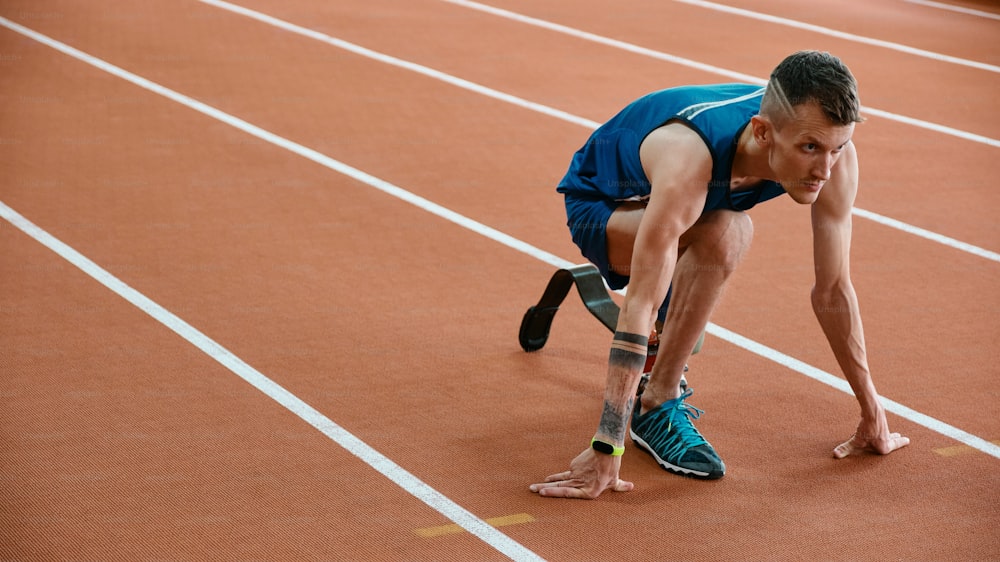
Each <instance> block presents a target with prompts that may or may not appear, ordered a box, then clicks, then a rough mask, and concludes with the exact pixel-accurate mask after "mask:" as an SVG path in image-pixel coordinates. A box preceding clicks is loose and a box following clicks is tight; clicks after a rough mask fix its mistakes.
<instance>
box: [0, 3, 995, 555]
mask: <svg viewBox="0 0 1000 562" xmlns="http://www.w3.org/2000/svg"><path fill="white" fill-rule="evenodd" d="M0 25H3V26H5V27H7V28H9V29H11V30H13V31H17V32H18V33H21V34H23V35H26V36H27V37H30V38H32V39H35V40H36V41H38V42H40V43H43V44H45V45H48V46H50V47H52V48H53V49H56V50H58V51H60V52H62V53H65V54H67V55H69V56H71V57H73V58H76V59H78V60H80V61H83V62H85V63H87V64H90V65H92V66H95V67H97V68H100V69H101V70H105V71H106V72H108V73H110V74H113V75H115V76H118V77H119V78H122V79H124V80H127V81H129V82H131V83H133V84H135V85H137V86H139V87H141V88H145V89H147V90H150V91H152V92H154V93H157V94H159V95H161V96H164V97H166V98H168V99H170V100H173V101H175V102H177V103H179V104H181V105H184V106H187V107H189V108H191V109H193V110H195V111H198V112H199V113H202V114H204V115H207V116H209V117H211V118H213V119H216V120H218V121H221V122H223V123H226V124H227V125H231V126H233V127H235V128H237V129H239V130H241V131H244V132H246V133H248V134H250V135H253V136H255V137H257V138H259V139H261V140H263V141H265V142H268V143H271V144H273V145H275V146H278V147H280V148H284V149H285V150H288V151H289V152H293V153H295V154H298V155H299V156H302V157H303V158H306V159H308V160H311V161H313V162H315V163H317V164H319V165H321V166H324V167H326V168H329V169H331V170H333V171H335V172H337V173H340V174H343V175H346V176H348V177H351V178H353V179H355V180H357V181H359V182H361V183H364V184H366V185H369V186H371V187H374V188H375V189H378V190H380V191H382V192H384V193H386V194H389V195H392V196H393V197H398V198H400V199H402V200H404V201H406V202H408V203H410V204H412V205H414V206H416V207H418V208H421V209H423V210H425V211H428V212H430V213H432V214H434V215H436V216H439V217H441V218H444V219H446V220H448V221H451V222H454V223H455V224H458V225H460V226H463V227H465V228H470V230H473V231H474V232H476V233H478V234H480V235H482V236H485V237H487V238H489V239H491V240H495V241H497V242H499V243H501V244H503V245H505V246H508V247H510V248H513V249H515V250H517V251H519V252H523V253H525V254H527V255H530V256H532V257H534V258H535V259H538V260H540V261H543V262H545V263H548V264H550V265H552V266H555V267H566V266H567V265H569V264H571V263H572V262H569V261H567V260H564V259H562V258H560V257H557V256H555V255H554V254H551V253H549V252H546V251H544V250H542V249H540V248H536V247H535V246H532V245H531V244H528V243H527V242H523V241H521V240H518V239H517V238H514V237H512V236H510V235H507V234H504V233H503V232H500V231H498V230H496V229H494V228H491V227H489V226H486V225H484V224H482V223H479V222H477V221H474V220H472V219H470V218H467V217H465V216H464V215H461V214H459V213H456V212H454V211H452V210H450V209H447V208H446V207H443V206H441V205H438V204H436V203H433V202H431V201H429V200H427V199H425V198H423V197H420V196H418V195H415V194H413V193H411V192H409V191H407V190H405V189H403V188H401V187H398V186H396V185H394V184H391V183H389V182H386V181H384V180H381V179H379V178H376V177H375V176H372V175H371V174H368V173H366V172H363V171H361V170H358V169H357V168H354V167H352V166H349V165H347V164H344V163H343V162H340V161H338V160H334V159H333V158H330V157H329V156H325V155H323V154H320V153H319V152H316V151H315V150H312V149H310V148H306V147H304V146H302V145H300V144H298V143H295V142H293V141H290V140H288V139H285V138H283V137H280V136H278V135H275V134H274V133H271V132H268V131H266V130H264V129H261V128H260V127H257V126H256V125H252V124H250V123H248V122H246V121H243V120H242V119H239V118H238V117H234V116H232V115H229V114H228V113H225V112H223V111H220V110H218V109H215V108H213V107H211V106H208V105H206V104H204V103H201V102H199V101H197V100H194V99H192V98H189V97H188V96H185V95H183V94H179V93H177V92H175V91H173V90H170V89H169V88H166V87H164V86H160V85H159V84H156V83H155V82H151V81H149V80H147V79H145V78H142V77H140V76H137V75H135V74H132V73H131V72H128V71H127V70H123V69H121V68H119V67H117V66H114V65H112V64H110V63H107V62H104V61H102V60H101V59H98V58H95V57H93V56H91V55H88V54H86V53H84V52H82V51H79V50H77V49H75V48H73V47H70V46H68V45H65V44H63V43H60V42H59V41H56V40H54V39H51V38H49V37H47V36H45V35H42V34H40V33H38V32H36V31H33V30H30V29H27V28H25V27H23V26H20V25H18V24H14V23H13V22H11V21H9V20H7V19H6V18H3V17H0ZM0 216H2V217H3V218H5V219H7V220H8V221H10V222H11V223H12V224H14V225H15V226H17V227H18V228H20V229H21V230H24V231H25V232H26V233H28V234H29V235H30V236H32V237H35V238H36V240H39V242H42V243H43V244H45V245H46V246H47V247H49V248H51V249H53V251H56V252H57V253H59V255H61V256H63V257H64V258H65V259H67V260H69V261H70V262H71V263H73V264H74V265H76V266H77V267H80V269H82V270H84V271H86V272H87V273H88V274H89V275H91V276H92V277H94V278H95V279H97V280H98V281H100V282H101V283H103V284H105V286H107V287H108V288H109V289H111V290H113V291H115V292H116V293H118V294H119V295H121V296H122V297H124V298H126V299H128V300H129V302H132V303H133V304H135V305H136V306H138V307H139V308H140V309H142V310H144V311H146V312H147V313H148V314H150V315H151V316H153V317H154V318H156V319H157V320H159V321H160V322H162V323H163V324H164V325H166V326H168V327H170V328H171V329H173V330H174V331H175V332H177V333H178V334H180V335H181V336H182V337H184V338H185V339H187V340H188V341H190V342H191V343H193V344H195V345H196V346H198V348H199V349H201V350H202V351H204V352H205V353H207V354H209V355H210V356H212V357H213V358H215V359H216V360H217V361H219V362H220V363H222V364H223V365H225V366H226V367H227V368H230V370H233V372H234V373H236V374H237V375H239V376H241V377H243V378H244V379H246V380H247V382H250V383H251V384H253V385H254V386H257V385H258V384H260V385H261V386H257V388H260V389H261V390H262V391H264V392H265V393H266V394H267V393H268V392H275V395H272V394H268V396H271V397H272V398H274V399H275V400H279V398H280V399H281V400H286V401H287V402H288V404H289V405H285V403H284V402H281V403H282V405H285V407H287V408H289V410H292V411H293V412H295V413H296V415H299V416H300V417H302V419H304V420H306V421H308V422H309V423H310V424H312V425H313V426H314V427H316V428H317V429H320V431H323V432H324V434H326V435H328V436H329V437H330V438H331V439H333V440H334V441H336V442H337V443H338V444H341V446H343V447H344V448H346V449H348V450H349V451H351V452H352V453H354V454H355V455H358V457H359V458H362V459H363V460H365V462H368V463H369V464H370V465H371V466H373V467H374V468H376V470H379V471H380V472H382V470H381V469H382V468H384V469H385V470H386V472H382V474H385V475H386V476H387V477H388V478H390V479H391V480H392V481H393V482H396V483H397V484H398V485H400V487H403V488H404V489H405V490H407V491H408V492H410V493H411V494H413V495H414V496H416V497H418V498H420V499H421V500H423V501H424V502H425V503H427V505H429V506H431V507H433V508H434V509H436V510H438V512H440V513H442V514H443V515H445V516H446V517H448V518H449V519H451V520H452V521H455V522H456V523H458V524H459V525H462V527H463V528H465V529H466V530H468V531H469V532H471V533H473V534H475V535H476V536H478V537H479V538H481V539H482V540H483V541H484V542H487V543H488V544H490V546H493V547H494V548H496V549H497V550H499V551H501V552H503V553H504V554H507V555H508V556H511V557H512V558H514V557H515V555H516V557H517V558H518V559H537V555H535V554H534V553H533V552H531V551H529V550H527V549H525V548H524V547H523V546H521V545H520V544H518V543H516V542H514V541H513V540H512V539H510V538H509V537H507V536H506V535H504V534H503V533H500V532H499V531H497V530H496V529H494V528H493V527H490V526H489V525H488V524H487V523H486V522H485V521H483V520H481V519H479V518H478V517H476V516H474V515H472V514H471V513H469V512H468V511H466V510H465V509H463V508H462V507H461V506H459V505H457V504H455V503H454V502H452V501H451V500H450V499H448V498H447V497H445V496H443V495H441V494H440V493H439V492H437V491H435V490H433V489H432V488H430V487H428V486H426V484H423V483H422V482H420V480H418V479H417V478H416V477H415V476H413V475H412V474H410V473H408V472H406V471H405V470H403V469H402V468H400V467H399V466H398V465H396V464H395V463H393V462H392V461H391V460H389V459H388V458H386V457H384V456H383V455H382V454H381V453H379V452H378V451H375V450H374V449H371V448H370V447H368V445H366V444H364V443H363V442H361V441H360V440H358V439H357V438H356V437H354V436H353V435H351V434H350V433H347V432H346V431H344V430H343V429H342V428H340V427H339V426H337V425H336V424H335V423H333V422H332V421H330V420H329V419H327V418H325V417H323V415H322V414H320V413H319V412H317V411H315V410H313V409H312V408H310V407H309V406H308V405H306V404H305V403H302V402H301V400H299V399H298V398H295V397H294V396H293V395H291V394H288V393H287V391H284V390H283V389H281V387H279V386H278V385H277V384H275V383H274V382H272V381H270V380H269V379H267V378H266V377H264V375H262V374H260V373H259V372H257V371H256V370H254V369H253V368H252V367H250V366H249V365H246V363H243V361H242V360H240V359H239V358H238V357H236V356H235V355H233V354H232V353H230V352H229V351H227V350H226V349H224V348H223V347H222V346H220V345H219V344H217V343H215V342H214V341H212V340H211V339H209V338H208V337H207V336H205V335H204V334H202V333H201V332H198V331H197V330H196V329H195V328H193V327H191V326H190V325H188V324H187V323H185V322H184V321H183V320H181V319H180V318H177V317H176V316H174V315H173V314H172V313H170V312H168V311H167V310H165V309H163V308H162V307H160V306H159V305H157V304H156V303H154V302H153V301H151V300H149V299H148V298H146V297H145V296H143V295H141V294H140V293H138V292H137V291H135V290H133V289H131V288H130V287H128V286H127V285H125V284H124V283H122V282H121V281H119V280H118V279H117V278H115V277H113V276H112V275H111V274H109V273H108V272H106V271H104V270H103V269H101V268H100V267H98V266H97V265H96V264H94V263H93V262H91V261H90V260H88V259H87V258H85V257H83V256H82V255H80V254H78V253H77V252H76V251H75V250H73V249H72V248H70V247H68V246H66V245H65V244H63V243H62V242H59V241H58V240H56V239H55V238H53V237H51V236H50V235H48V234H47V233H45V232H44V231H42V230H41V229H39V228H38V227H36V226H34V225H33V224H31V223H30V222H28V221H27V219H24V217H21V216H20V215H19V214H17V213H16V212H15V211H13V210H12V209H10V208H9V207H7V206H6V205H4V204H3V203H2V202H0ZM67 256H68V257H67ZM710 329H711V333H712V335H715V336H717V337H719V338H721V339H723V340H725V341H728V342H730V343H732V344H734V345H737V346H739V347H742V348H744V349H746V350H748V351H751V352H752V353H756V354H758V355H760V356H762V357H765V358H767V359H772V360H775V358H776V359H777V360H778V362H779V363H780V364H781V365H784V366H786V367H788V368H789V369H792V370H794V371H796V372H798V373H801V374H803V375H806V376H808V377H810V378H812V379H814V380H817V381H819V382H822V383H824V384H827V385H829V386H832V387H833V388H836V389H837V390H840V391H843V392H846V393H848V394H851V395H852V396H853V393H852V392H851V390H850V387H849V386H847V383H846V382H844V381H843V380H842V379H840V378H838V377H836V376H834V375H831V374H829V373H826V372H825V371H822V370H819V369H816V368H815V367H812V366H810V365H808V364H807V363H803V362H802V361H799V360H797V359H795V358H793V357H790V356H788V355H785V354H783V353H781V352H779V351H777V350H774V349H771V348H769V347H767V346H765V345H763V344H760V343H757V342H755V341H753V340H751V339H748V338H746V337H744V336H741V335H739V334H736V333H735V332H731V331H729V330H726V329H725V328H722V327H720V326H716V325H714V324H712V325H710ZM838 381H839V382H838ZM883 400H885V407H886V409H888V408H889V407H893V408H895V409H894V410H890V411H893V412H894V413H896V414H897V415H900V416H901V417H903V418H905V419H908V420H910V421H912V422H914V423H916V424H918V425H921V426H923V427H926V428H927V429H930V430H932V431H935V432H938V433H941V434H943V435H946V436H948V437H952V438H954V439H957V440H959V441H961V442H962V443H964V444H966V445H969V446H970V447H973V448H975V449H978V450H980V451H982V452H984V453H986V454H988V455H991V456H994V457H997V458H1000V447H998V446H996V445H993V444H992V443H990V442H989V441H986V440H985V439H982V438H980V437H977V436H975V435H972V434H970V433H967V432H965V431H962V430H960V429H958V428H956V427H953V426H951V425H949V424H946V423H944V422H942V421H940V420H937V419H935V418H932V417H930V416H927V415H925V414H921V413H919V412H917V411H915V410H912V409H910V408H908V407H906V406H902V405H901V404H898V403H896V402H894V401H892V400H888V399H885V398H883ZM279 402H280V400H279ZM289 406H291V407H289ZM292 407H294V408H296V409H297V410H301V411H302V413H301V414H299V411H297V410H293V409H292ZM341 439H342V440H343V441H341ZM348 447H354V448H348ZM362 455H365V456H364V457H362ZM369 458H370V459H371V462H369V460H368V459H369ZM406 486H411V487H412V486H416V488H412V489H411V488H407V487H406ZM511 553H513V554H511Z"/></svg>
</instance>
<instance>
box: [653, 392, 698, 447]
mask: <svg viewBox="0 0 1000 562" xmlns="http://www.w3.org/2000/svg"><path fill="white" fill-rule="evenodd" d="M691 394H692V391H691V390H690V389H688V390H687V391H685V392H684V393H683V394H681V396H680V398H679V399H678V400H677V404H676V405H675V406H673V407H670V408H661V409H660V410H658V411H657V412H656V413H655V414H653V416H652V418H651V419H648V420H643V422H644V423H643V425H644V426H652V427H654V428H655V429H654V430H653V431H652V432H651V434H650V435H648V436H644V439H645V441H646V443H649V445H650V446H651V447H653V448H654V449H657V450H659V449H660V447H659V445H660V441H661V440H662V441H663V443H662V444H663V445H665V446H666V448H667V449H666V451H663V452H662V453H660V454H661V455H664V457H682V456H684V453H686V452H687V451H688V449H690V448H692V447H697V446H699V445H707V444H708V441H706V440H705V438H704V437H702V436H701V434H700V433H698V430H697V429H695V427H694V425H692V424H691V420H696V419H698V418H699V417H701V415H702V414H703V413H705V411H704V410H702V409H700V408H696V407H694V406H690V405H688V404H685V403H684V400H685V399H686V398H687V397H688V396H691ZM663 418H667V419H666V422H667V423H665V424H664V423H663V421H664V420H663ZM671 430H675V431H674V433H673V434H671Z"/></svg>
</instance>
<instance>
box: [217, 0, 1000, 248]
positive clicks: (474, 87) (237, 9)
mask: <svg viewBox="0 0 1000 562" xmlns="http://www.w3.org/2000/svg"><path fill="white" fill-rule="evenodd" d="M200 1H201V2H203V3H205V4H209V5H211V6H215V7H217V8H221V9H224V10H228V11H231V12H233V13H236V14H240V15H243V16H246V17H248V18H251V19H255V20H257V21H260V22H262V23H266V24H268V25H272V26H275V27H277V28H279V29H283V30H285V31H289V32H291V33H295V34H298V35H302V36H305V37H309V38H312V39H315V40H317V41H321V42H323V43H327V44H329V45H333V46H335V47H337V48H340V49H345V50H347V51H350V52H352V53H355V54H357V55H361V56H363V57H368V58H371V59H374V60H377V61H379V62H383V63H386V64H389V65H392V66H396V67H399V68H404V69H406V70H410V71H412V72H416V73H418V74H421V75H424V76H427V77H430V78H434V79H437V80H442V81H444V82H447V83H448V84H452V85H454V86H458V87H459V88H464V89H466V90H470V91H473V92H476V93H478V94H482V95H484V96H487V97H490V98H493V99H497V100H500V101H504V102H507V103H511V104H514V105H516V106H518V107H523V108H525V109H529V110H531V111H536V112H538V113H542V114H544V115H548V116H550V117H555V118H556V119H561V120H563V121H567V122H569V123H575V124H577V125H581V126H583V127H586V128H588V129H591V130H593V129H596V128H597V127H599V126H600V123H598V122H596V121H591V120H589V119H584V118H583V117H578V116H576V115H572V114H570V113H567V112H565V111H561V110H558V109H555V108H552V107H549V106H546V105H542V104H539V103H534V102H531V101H528V100H525V99H523V98H519V97H517V96H513V95H511V94H506V93H504V92H500V91H498V90H494V89H492V88H489V87H487V86H483V85H481V84H476V83H474V82H470V81H468V80H464V79H462V78H456V77H454V76H451V75H449V74H445V73H444V72H441V71H439V70H434V69H433V68H428V67H426V66H423V65H419V64H416V63H412V62H409V61H405V60H402V59H399V58H396V57H393V56H390V55H386V54H383V53H379V52H377V51H372V50H371V49H367V48H365V47H361V46H358V45H355V44H353V43H348V42H347V41H344V40H342V39H337V38H335V37H331V36H329V35H326V34H324V33H320V32H318V31H314V30H311V29H308V28H305V27H302V26H299V25H296V24H294V23H290V22H287V21H284V20H280V19H278V18H275V17H273V16H269V15H267V14H263V13H261V12H257V11H255V10H251V9H249V8H244V7H242V6H237V5H235V4H231V3H229V2H225V1H224V0H200ZM445 1H449V0H445ZM553 25H555V24H553ZM699 64H700V63H699ZM705 66H706V67H707V65H705ZM711 68H715V67H711ZM733 78H736V76H733ZM742 78H750V81H753V80H757V79H755V78H753V77H747V76H745V75H743V76H742ZM742 78H741V79H742ZM758 82H760V83H766V81H763V82H761V81H759V80H758ZM867 111H868V112H869V113H874V112H875V111H877V110H872V109H868V110H867ZM854 212H855V214H856V215H857V216H860V217H863V218H866V219H870V220H875V221H876V222H879V223H881V224H883V225H885V226H889V227H891V228H897V229H899V230H902V231H904V232H908V233H910V234H916V235H918V236H922V237H923V238H926V239H928V240H932V241H934V242H938V243H941V244H944V245H946V246H949V247H951V248H954V249H957V250H961V251H965V252H969V253H972V254H974V255H977V256H980V257H985V258H986V259H990V260H993V261H996V262H998V263H1000V254H997V253H996V252H991V251H989V250H986V249H983V248H980V247H978V246H973V245H972V244H969V243H966V242H962V241H960V240H956V239H954V238H949V237H947V236H944V235H942V234H936V233H933V232H930V231H928V230H924V229H922V228H919V227H916V226H911V225H909V224H907V223H904V222H902V221H898V220H895V219H890V218H888V217H883V216H882V215H879V214H876V213H873V212H870V211H865V210H863V209H857V208H856V209H854Z"/></svg>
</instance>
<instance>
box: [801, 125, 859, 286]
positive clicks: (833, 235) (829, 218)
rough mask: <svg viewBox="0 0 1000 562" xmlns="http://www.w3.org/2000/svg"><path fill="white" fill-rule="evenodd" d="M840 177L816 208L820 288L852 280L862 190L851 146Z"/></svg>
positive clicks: (815, 248) (814, 223) (825, 190)
mask: <svg viewBox="0 0 1000 562" xmlns="http://www.w3.org/2000/svg"><path fill="white" fill-rule="evenodd" d="M849 147H850V148H849V150H848V152H847V153H846V154H845V155H844V156H845V158H843V161H841V162H838V164H840V166H839V168H838V169H837V170H836V175H835V176H834V177H833V178H831V181H830V182H829V184H828V185H826V186H824V188H823V192H822V193H821V194H820V197H819V198H818V199H817V200H816V202H815V203H813V205H812V227H813V259H814V261H815V265H816V284H817V286H820V287H822V286H831V285H833V284H835V283H837V282H839V281H843V280H848V279H849V277H850V254H851V229H852V221H851V214H852V209H853V208H854V199H855V196H856V195H857V190H858V174H857V159H856V154H855V152H854V148H853V145H849Z"/></svg>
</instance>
